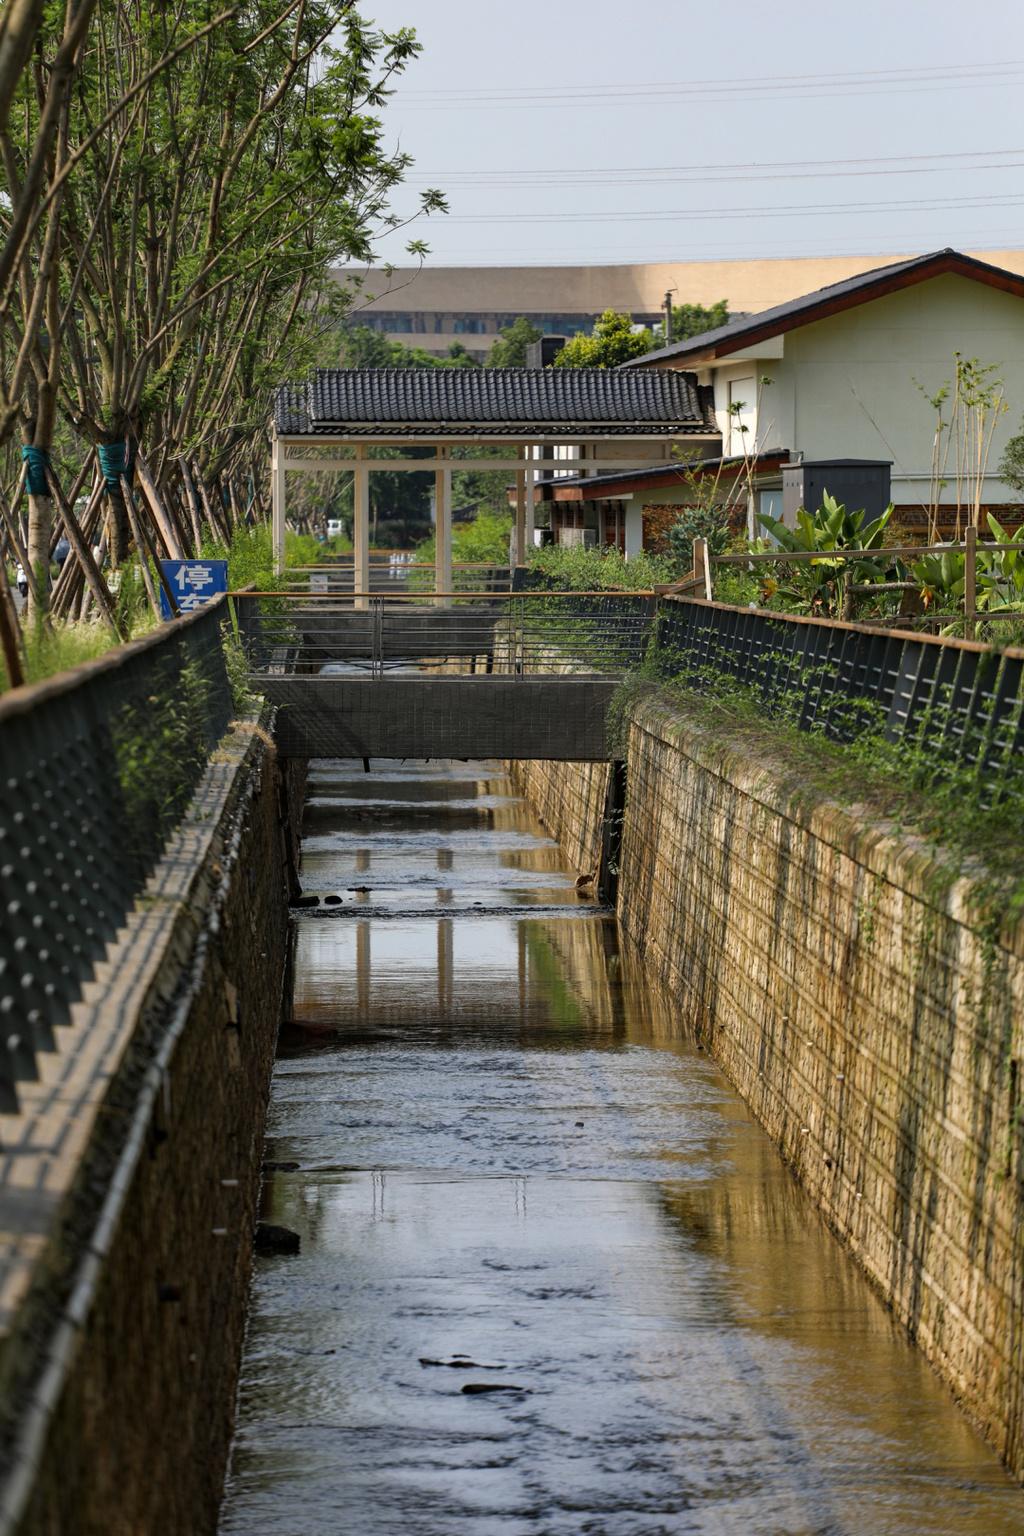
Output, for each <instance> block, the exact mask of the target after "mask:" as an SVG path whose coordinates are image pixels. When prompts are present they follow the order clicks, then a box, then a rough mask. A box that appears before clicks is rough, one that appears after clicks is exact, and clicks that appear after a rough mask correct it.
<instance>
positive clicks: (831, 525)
mask: <svg viewBox="0 0 1024 1536" xmlns="http://www.w3.org/2000/svg"><path fill="white" fill-rule="evenodd" d="M892 513H893V507H892V503H891V502H890V504H889V506H888V507H886V509H885V511H884V512H883V513H882V515H881V516H880V517H877V518H875V519H874V520H873V521H871V522H868V521H866V519H867V513H866V512H864V511H863V510H862V511H859V512H848V511H847V510H846V508H845V507H844V506H843V505H842V504H841V503H840V502H837V501H836V499H835V497H834V496H830V495H829V494H828V492H826V493H825V497H824V504H823V505H822V506H821V507H819V508H818V510H817V511H816V512H813V513H811V512H808V511H807V510H806V508H804V507H801V508H800V510H799V511H798V512H797V515H796V527H795V528H787V527H786V525H785V523H783V522H782V520H781V519H780V518H774V517H769V516H768V515H767V514H766V513H761V514H760V517H759V521H760V522H761V524H762V525H763V526H764V527H765V528H767V530H768V531H769V533H770V534H771V535H772V537H773V538H774V539H775V542H776V543H777V544H778V545H779V547H780V548H781V549H784V550H789V551H791V552H797V551H799V552H801V553H814V554H818V556H819V558H817V559H811V560H805V561H799V562H796V561H794V562H793V563H792V564H786V565H781V566H780V567H779V570H780V575H779V576H778V578H777V580H776V581H774V582H772V583H771V584H770V585H769V590H768V592H767V593H766V595H768V596H772V597H777V598H779V599H781V600H782V602H783V603H784V604H785V605H786V607H787V608H789V609H790V610H791V611H792V612H795V613H812V614H818V615H819V616H827V617H831V618H837V617H839V616H840V615H841V614H842V612H843V609H844V605H845V600H846V593H847V588H848V586H850V585H861V584H863V583H866V582H871V581H883V580H884V579H885V575H886V572H887V570H888V568H889V566H890V565H891V561H889V560H887V559H886V558H885V556H884V555H882V556H881V557H880V558H876V559H873V560H857V561H852V560H836V559H832V558H830V554H831V553H832V552H836V553H838V552H839V551H840V550H865V551H869V550H881V549H882V535H883V534H884V532H885V529H886V526H887V524H888V522H889V519H890V518H891V517H892ZM765 547H767V546H765Z"/></svg>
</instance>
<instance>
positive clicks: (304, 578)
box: [283, 555, 512, 596]
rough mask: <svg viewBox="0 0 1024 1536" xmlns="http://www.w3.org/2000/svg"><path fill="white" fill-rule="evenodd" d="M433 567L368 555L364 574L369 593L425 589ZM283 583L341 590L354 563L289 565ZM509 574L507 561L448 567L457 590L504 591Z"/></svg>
mask: <svg viewBox="0 0 1024 1536" xmlns="http://www.w3.org/2000/svg"><path fill="white" fill-rule="evenodd" d="M436 571H437V567H436V565H435V564H434V563H433V561H426V560H413V559H399V558H398V557H397V556H396V557H390V556H381V555H376V556H375V555H371V556H370V559H369V562H368V567H367V575H368V578H369V589H370V591H371V592H375V593H379V594H381V595H390V594H393V593H396V592H406V591H408V592H424V593H425V592H428V591H430V590H432V589H433V586H434V582H435V577H436ZM283 585H284V586H286V587H288V588H290V589H291V588H294V590H296V591H299V590H304V591H308V592H313V593H324V592H327V593H345V594H347V595H349V596H351V595H352V593H353V589H354V587H355V565H354V562H353V558H352V556H351V555H341V556H339V557H337V558H336V559H334V560H330V561H325V562H324V563H323V564H317V565H296V566H289V567H288V569H287V570H286V571H285V572H284V576H283ZM511 585H512V573H511V569H510V567H509V566H508V565H507V564H503V565H497V564H493V563H490V562H486V561H456V562H455V563H454V564H453V566H452V586H453V587H454V588H455V589H456V590H457V591H458V592H460V593H466V592H507V591H509V589H510V587H511Z"/></svg>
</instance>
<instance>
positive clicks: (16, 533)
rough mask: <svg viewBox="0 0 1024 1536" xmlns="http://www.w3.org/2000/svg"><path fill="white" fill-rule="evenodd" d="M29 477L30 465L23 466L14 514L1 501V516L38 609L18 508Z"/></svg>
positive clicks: (15, 498)
mask: <svg viewBox="0 0 1024 1536" xmlns="http://www.w3.org/2000/svg"><path fill="white" fill-rule="evenodd" d="M27 475H28V465H27V464H23V465H22V466H21V474H20V475H19V476H18V487H17V490H16V491H15V493H14V508H15V510H14V511H13V512H8V510H7V503H6V502H5V501H0V515H2V516H3V520H4V526H5V527H6V529H7V537H8V538H9V539H10V541H11V544H12V546H13V548H14V553H15V554H16V555H17V557H18V564H19V565H20V566H21V568H22V570H23V571H24V572H25V579H26V581H27V582H28V585H29V591H30V592H31V594H32V597H33V599H34V601H35V604H36V607H37V608H41V607H42V604H41V603H40V601H39V589H38V587H37V585H36V576H35V572H34V571H33V569H32V566H31V564H30V562H29V558H28V550H27V549H26V548H25V544H24V540H23V539H22V537H21V528H20V526H19V524H18V512H17V506H18V502H19V501H20V499H21V493H22V491H23V490H24V489H25V479H26V476H27Z"/></svg>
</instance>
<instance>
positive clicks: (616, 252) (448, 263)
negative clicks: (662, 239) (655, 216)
mask: <svg viewBox="0 0 1024 1536" xmlns="http://www.w3.org/2000/svg"><path fill="white" fill-rule="evenodd" d="M941 242H942V243H943V244H952V245H954V246H955V247H956V248H957V249H959V250H971V251H986V250H988V251H998V250H1007V249H1012V248H1013V247H1014V246H1015V245H1017V244H1024V229H1013V230H978V229H976V228H975V229H973V230H970V231H964V232H962V234H961V233H953V232H951V231H950V230H949V229H948V228H947V229H944V230H943V232H942V235H941ZM938 243H939V242H938V241H936V242H935V245H937V244H938ZM935 245H931V244H929V246H927V247H926V248H927V249H934V248H935ZM921 248H922V247H921V242H920V240H907V241H906V242H904V244H903V245H902V246H901V247H899V249H897V250H890V251H889V252H886V251H880V250H879V249H878V246H877V245H866V246H860V247H858V246H850V245H843V246H838V247H835V248H831V249H822V248H821V247H816V248H815V249H814V250H813V251H808V250H806V249H801V250H793V249H791V247H790V246H788V245H785V246H783V245H771V244H769V245H765V244H764V243H763V242H759V243H758V244H757V245H752V246H745V247H736V246H730V247H728V248H724V247H723V246H722V244H721V243H720V242H719V243H716V244H706V245H694V244H693V243H691V242H690V241H689V240H687V241H686V250H685V251H684V252H682V253H681V252H680V249H679V245H678V244H676V245H674V246H673V247H672V248H671V249H668V248H665V249H663V250H662V249H657V248H656V249H653V250H652V249H650V248H648V249H646V250H645V251H644V252H643V253H642V254H637V248H636V246H635V244H631V245H616V246H595V245H588V246H587V256H588V258H590V260H588V261H581V260H580V259H579V252H578V251H577V250H566V251H565V252H559V251H549V252H548V253H547V255H538V254H537V247H536V245H535V244H534V245H529V246H519V247H516V246H510V245H508V244H502V245H495V246H482V247H477V248H476V249H468V250H467V249H466V248H465V247H463V248H461V250H460V256H459V259H456V260H452V259H450V258H447V257H437V256H435V257H433V258H432V260H433V262H434V264H435V265H437V266H443V267H468V268H472V267H474V266H495V267H498V266H503V267H508V266H515V267H582V266H588V265H589V266H593V265H611V266H645V265H649V264H654V265H659V266H661V265H668V266H673V265H676V266H686V265H687V264H688V263H689V262H691V261H698V262H700V263H701V264H708V263H712V262H731V261H735V262H743V261H750V260H753V261H757V260H759V259H762V258H763V259H766V260H779V261H784V260H794V261H796V260H803V259H806V260H808V261H818V260H828V259H830V258H832V257H844V256H850V257H859V256H873V257H877V259H878V261H879V263H882V264H884V263H888V262H893V261H899V260H901V259H906V258H908V257H909V256H910V255H913V254H915V253H919V252H920V250H921ZM627 252H628V253H630V254H628V255H627V254H625V253H627ZM695 252H700V253H702V254H700V255H697V256H695V255H694V254H693V253H695ZM480 256H495V257H500V258H501V260H496V261H494V262H480V261H477V260H475V259H474V260H466V259H464V258H467V257H473V258H476V257H480ZM519 256H522V257H528V258H529V259H527V260H510V258H514V257H519ZM595 256H616V257H618V260H617V261H614V260H613V261H611V262H606V263H601V262H597V263H595V262H594V261H593V258H594V257H595ZM559 258H561V259H559ZM780 302H781V301H780Z"/></svg>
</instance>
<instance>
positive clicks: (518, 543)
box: [512, 448, 526, 566]
mask: <svg viewBox="0 0 1024 1536" xmlns="http://www.w3.org/2000/svg"><path fill="white" fill-rule="evenodd" d="M519 452H520V455H522V454H523V453H524V452H525V449H523V448H520V450H519ZM512 555H513V559H512V564H513V566H516V565H525V564H526V470H525V469H517V470H516V537H515V549H514V550H513V551H512Z"/></svg>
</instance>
